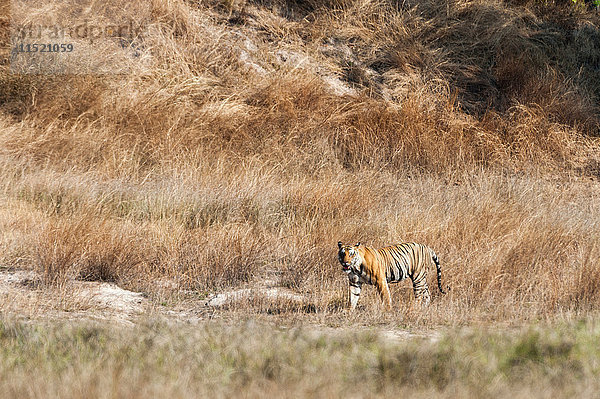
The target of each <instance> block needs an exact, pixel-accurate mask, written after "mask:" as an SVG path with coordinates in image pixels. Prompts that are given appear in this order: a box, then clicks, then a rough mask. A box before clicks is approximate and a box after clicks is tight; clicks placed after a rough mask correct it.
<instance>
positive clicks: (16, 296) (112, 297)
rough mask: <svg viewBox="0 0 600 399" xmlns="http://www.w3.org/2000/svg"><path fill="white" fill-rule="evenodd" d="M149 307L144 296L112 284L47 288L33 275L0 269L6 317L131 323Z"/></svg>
mask: <svg viewBox="0 0 600 399" xmlns="http://www.w3.org/2000/svg"><path fill="white" fill-rule="evenodd" d="M148 304H149V302H148V300H147V299H146V298H145V297H144V295H143V294H141V293H136V292H132V291H128V290H125V289H122V288H120V287H119V286H117V285H115V284H113V283H106V282H97V281H94V282H89V281H77V280H70V281H68V282H66V283H65V284H61V285H59V286H56V287H48V286H43V285H42V283H41V278H40V276H39V275H38V274H37V273H36V272H34V271H31V270H18V269H10V268H4V269H0V312H1V313H4V314H11V315H16V316H17V317H19V316H22V317H26V318H52V319H65V318H66V319H73V318H77V319H106V320H114V321H117V322H123V323H130V322H132V320H133V319H135V318H136V317H138V316H140V315H142V314H143V313H144V312H145V311H146V310H147V309H148Z"/></svg>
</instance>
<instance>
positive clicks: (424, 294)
mask: <svg viewBox="0 0 600 399" xmlns="http://www.w3.org/2000/svg"><path fill="white" fill-rule="evenodd" d="M413 291H414V293H415V299H416V300H417V301H419V302H420V303H421V306H429V302H431V295H429V287H428V286H427V281H426V279H425V278H423V279H421V280H416V279H415V280H413Z"/></svg>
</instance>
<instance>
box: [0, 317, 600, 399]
mask: <svg viewBox="0 0 600 399" xmlns="http://www.w3.org/2000/svg"><path fill="white" fill-rule="evenodd" d="M599 335H600V334H599V329H598V324H597V323H594V322H591V321H588V322H582V323H563V324H559V325H552V326H536V327H530V328H528V329H518V330H514V331H502V332H499V331H489V330H480V331H469V330H462V331H460V330H459V331H452V332H448V333H446V334H444V335H443V336H441V337H440V339H439V340H434V339H427V338H423V337H414V336H413V337H408V338H405V339H399V340H390V339H389V338H388V337H385V336H384V335H382V334H380V333H377V332H376V331H372V330H365V329H363V330H358V331H357V330H356V329H355V330H346V329H338V330H336V331H332V330H331V329H321V330H314V329H306V328H293V329H279V328H273V327H272V326H270V325H265V324H262V323H256V322H255V321H247V322H240V323H238V324H236V325H231V324H230V323H223V322H214V321H213V322H204V323H202V324H200V325H196V326H181V325H178V326H170V325H168V324H164V323H160V322H156V321H155V322H148V323H140V324H138V325H137V326H135V327H134V328H133V329H125V328H123V327H119V326H114V325H106V324H105V323H103V324H90V323H86V324H84V323H81V322H80V323H69V324H67V323H54V324H51V325H33V326H32V325H30V324H25V323H18V322H14V321H5V320H2V322H0V344H1V346H0V354H1V355H2V357H1V360H0V371H1V373H0V393H2V394H3V395H4V396H9V397H20V398H21V397H22V398H30V397H31V398H37V397H43V396H55V397H61V398H81V397H89V396H93V397H105V396H110V397H114V398H141V397H148V396H164V395H167V396H175V397H179V398H188V397H190V398H195V397H198V396H199V395H201V396H212V397H259V396H265V395H267V396H278V397H284V398H288V397H290V398H291V397H298V396H301V397H321V396H322V395H323V394H326V395H328V396H334V397H341V396H356V397H389V396H398V395H408V396H411V397H435V398H438V397H440V398H441V397H444V398H446V397H465V396H469V397H475V398H485V397H490V396H493V397H505V396H516V397H534V398H548V397H557V396H558V397H563V396H570V395H574V394H575V395H579V396H583V397H593V396H594V395H595V393H596V392H597V390H598V388H599V385H600V384H599V380H598V365H597V357H598V355H600V353H599V351H598V346H597V340H598V338H600V336H599ZM32 370H35V372H34V373H32ZM357 382H360V383H357Z"/></svg>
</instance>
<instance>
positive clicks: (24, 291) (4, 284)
mask: <svg viewBox="0 0 600 399" xmlns="http://www.w3.org/2000/svg"><path fill="white" fill-rule="evenodd" d="M263 282H266V284H265V285H264V286H262V287H255V288H244V289H235V290H230V291H225V292H220V293H218V294H213V295H210V296H209V297H207V298H204V299H195V300H187V301H182V303H178V304H175V305H170V304H164V303H158V304H157V303H153V301H152V300H150V299H149V298H147V297H146V296H145V295H144V294H142V293H139V292H132V291H128V290H125V289H123V288H121V287H119V286H117V285H116V284H114V283H106V282H97V281H78V280H72V281H69V282H68V283H67V284H65V285H64V286H59V287H47V286H46V287H44V286H42V284H41V278H40V276H39V275H37V274H36V273H35V272H34V271H31V270H20V269H12V268H3V267H0V316H3V317H10V318H16V319H20V320H23V319H25V320H38V321H39V320H48V321H53V320H63V321H64V320H73V321H76V320H77V321H95V322H110V323H117V324H119V325H125V326H127V325H129V326H133V325H135V323H137V322H139V321H142V320H144V319H148V318H152V317H159V318H160V319H161V320H165V321H168V322H173V323H184V324H197V323H201V322H202V321H204V320H208V319H212V318H222V317H225V318H231V317H233V316H232V315H231V314H229V313H228V312H227V309H230V310H231V309H235V308H236V306H237V304H238V303H241V306H242V307H244V301H256V300H258V301H261V300H262V301H267V302H269V301H273V302H284V303H286V304H291V305H292V306H294V305H297V306H304V305H305V304H306V303H307V300H306V298H305V297H304V296H302V295H300V294H298V293H296V292H293V291H292V290H289V289H286V288H282V287H276V286H274V285H273V284H271V283H269V280H263ZM234 313H235V311H234ZM246 316H247V314H246ZM234 318H235V317H234ZM274 322H275V321H274ZM276 324H277V323H276ZM301 324H302V325H303V327H304V328H306V327H308V326H307V325H306V323H304V322H303V323H301ZM308 324H309V325H310V327H309V331H312V332H314V333H315V334H324V335H327V336H331V335H335V334H336V333H338V332H339V329H337V328H335V327H329V326H325V325H323V324H320V323H318V322H317V323H315V324H312V323H310V322H309V323H308ZM356 328H358V329H369V328H368V326H365V325H361V326H356ZM356 328H355V329H356ZM377 332H378V334H380V335H381V337H383V338H384V339H385V340H388V341H390V342H394V341H403V340H407V339H410V338H428V339H430V340H433V341H436V340H438V339H439V334H438V333H437V332H435V331H427V332H425V333H423V332H415V331H407V330H402V329H386V328H377Z"/></svg>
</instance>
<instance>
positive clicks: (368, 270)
mask: <svg viewBox="0 0 600 399" xmlns="http://www.w3.org/2000/svg"><path fill="white" fill-rule="evenodd" d="M338 249H339V250H338V260H339V261H340V263H341V264H342V269H343V270H344V272H345V273H346V274H348V280H349V287H348V288H349V289H348V291H349V293H348V296H349V305H350V310H351V311H353V310H354V309H355V308H356V304H357V303H358V298H359V297H360V291H361V286H362V284H363V283H367V284H371V285H375V287H376V288H377V291H378V292H379V295H380V296H381V300H382V301H383V302H384V304H385V306H386V308H387V309H388V310H390V309H391V308H392V298H391V296H390V289H389V286H388V284H391V283H397V282H399V281H402V280H404V279H406V278H407V277H409V278H410V279H411V280H412V283H413V290H414V294H415V298H416V299H417V300H418V301H420V302H421V304H422V305H424V306H427V305H429V302H430V300H431V296H430V295H429V288H428V286H427V266H428V265H429V264H430V261H431V260H432V261H433V263H434V264H435V266H436V268H437V282H438V288H439V290H440V292H441V293H442V294H445V293H446V291H444V290H443V289H442V268H441V266H440V261H439V259H438V257H437V255H436V254H435V252H433V250H432V249H431V248H429V247H428V246H426V245H423V244H418V243H414V242H406V243H402V244H398V245H393V246H389V247H385V248H379V249H375V248H371V247H367V246H365V245H361V243H360V242H359V243H358V244H356V245H354V246H353V245H343V244H342V242H341V241H338ZM449 289H450V287H446V290H449Z"/></svg>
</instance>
